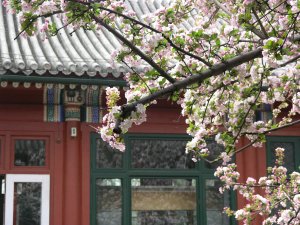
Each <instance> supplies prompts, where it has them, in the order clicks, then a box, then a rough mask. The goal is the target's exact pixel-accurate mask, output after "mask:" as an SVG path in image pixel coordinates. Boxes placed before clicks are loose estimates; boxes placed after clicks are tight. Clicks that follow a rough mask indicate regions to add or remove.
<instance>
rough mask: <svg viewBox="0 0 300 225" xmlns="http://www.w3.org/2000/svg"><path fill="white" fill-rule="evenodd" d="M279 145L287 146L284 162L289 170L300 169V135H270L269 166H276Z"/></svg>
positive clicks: (267, 145) (268, 138)
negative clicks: (276, 150) (275, 160)
mask: <svg viewBox="0 0 300 225" xmlns="http://www.w3.org/2000/svg"><path fill="white" fill-rule="evenodd" d="M277 147H282V148H285V158H284V163H285V166H286V167H287V169H288V171H289V172H292V171H298V172H299V171H300V168H299V167H300V137H296V136H268V137H267V142H266V149H267V166H268V167H269V166H274V158H275V153H274V150H275V149H276V148H277Z"/></svg>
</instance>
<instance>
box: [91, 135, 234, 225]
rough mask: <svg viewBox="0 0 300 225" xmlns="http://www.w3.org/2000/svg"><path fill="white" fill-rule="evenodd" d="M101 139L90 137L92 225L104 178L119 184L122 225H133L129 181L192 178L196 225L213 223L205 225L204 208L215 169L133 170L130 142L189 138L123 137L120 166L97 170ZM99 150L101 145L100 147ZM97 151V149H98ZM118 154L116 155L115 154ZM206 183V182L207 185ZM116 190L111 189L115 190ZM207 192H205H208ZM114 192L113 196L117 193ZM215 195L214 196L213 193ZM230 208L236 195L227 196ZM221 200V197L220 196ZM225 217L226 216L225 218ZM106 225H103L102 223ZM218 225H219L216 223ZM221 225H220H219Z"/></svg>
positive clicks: (201, 165) (197, 166)
mask: <svg viewBox="0 0 300 225" xmlns="http://www.w3.org/2000/svg"><path fill="white" fill-rule="evenodd" d="M97 139H101V137H100V136H99V135H98V134H95V133H92V134H91V218H90V219H91V225H102V224H97V218H96V217H97V198H96V193H97V190H96V183H97V181H99V180H100V181H103V182H104V181H105V179H120V181H121V186H122V189H121V193H122V197H121V199H119V201H121V202H122V204H121V205H122V206H121V219H122V223H121V224H122V225H131V224H132V221H131V219H132V213H131V207H132V205H131V204H132V202H131V201H132V196H131V195H132V185H131V180H132V179H140V180H142V179H161V180H163V179H172V180H176V179H177V180H183V179H192V180H193V182H194V183H195V190H196V200H195V201H196V209H195V211H196V217H195V218H196V221H197V222H196V225H200V224H201V225H210V224H212V223H208V222H207V216H206V214H207V207H206V195H207V194H209V191H206V188H208V187H209V185H210V183H212V182H213V185H214V182H217V179H216V177H214V175H213V173H214V169H211V168H207V166H206V165H205V163H204V162H203V161H200V162H198V163H195V168H191V169H187V168H186V169H185V168H181V169H180V168H178V169H176V168H171V169H159V168H142V169H140V168H132V167H131V165H132V157H131V155H132V149H133V148H132V146H131V144H130V143H131V141H133V140H141V141H144V140H176V141H188V140H189V139H190V138H189V137H188V136H187V135H162V134H128V135H125V137H124V139H125V144H126V151H125V152H124V153H120V154H123V156H122V166H121V167H120V168H98V167H97V163H96V161H97V159H96V158H97V157H98V156H96V147H97V146H96V141H97ZM100 147H101V146H100ZM98 148H99V146H98ZM117 154H119V153H117ZM206 181H207V182H206ZM116 189H117V187H114V188H111V191H112V190H116ZM207 190H208V189H207ZM119 192H120V190H117V191H116V193H119ZM213 194H214V193H213ZM227 197H228V198H227V199H228V205H227V206H229V207H231V208H233V209H235V202H236V194H235V193H234V192H230V193H227ZM223 198H224V197H223ZM224 216H226V215H224ZM226 224H236V223H235V221H234V218H229V219H228V223H226ZM104 225H105V224H104ZM217 225H219V224H217ZM220 225H221V224H220Z"/></svg>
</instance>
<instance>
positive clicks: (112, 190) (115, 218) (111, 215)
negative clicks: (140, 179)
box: [96, 179, 122, 225]
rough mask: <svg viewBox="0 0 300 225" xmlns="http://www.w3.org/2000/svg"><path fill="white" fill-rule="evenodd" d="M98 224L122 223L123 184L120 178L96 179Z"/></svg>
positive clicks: (119, 224) (112, 224) (114, 224)
mask: <svg viewBox="0 0 300 225" xmlns="http://www.w3.org/2000/svg"><path fill="white" fill-rule="evenodd" d="M96 204H97V206H96V224H97V225H121V224H122V186H121V180H120V179H97V180H96Z"/></svg>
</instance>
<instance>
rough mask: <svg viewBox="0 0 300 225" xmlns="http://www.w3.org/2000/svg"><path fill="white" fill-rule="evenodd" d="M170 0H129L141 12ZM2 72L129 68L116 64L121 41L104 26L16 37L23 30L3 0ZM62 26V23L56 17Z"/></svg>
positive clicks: (103, 71)
mask: <svg viewBox="0 0 300 225" xmlns="http://www.w3.org/2000/svg"><path fill="white" fill-rule="evenodd" d="M167 1H168V0H166V1H165V0H142V1H137V0H128V1H127V3H128V4H129V6H130V7H131V8H132V9H133V10H134V11H136V13H137V15H138V17H139V18H141V15H143V14H145V13H148V12H153V11H155V10H156V9H158V8H159V7H161V4H166V3H167ZM0 2H1V6H0V75H1V74H7V73H11V72H13V73H15V74H24V75H30V74H39V75H43V74H49V73H50V74H62V75H69V74H76V75H78V76H82V75H85V76H95V75H99V74H100V75H101V76H102V77H106V76H107V74H112V75H113V76H115V77H119V76H120V74H121V73H122V72H124V71H126V70H127V68H126V67H125V66H123V65H121V64H118V65H116V67H114V68H113V67H112V66H111V64H110V60H111V59H110V58H111V57H110V55H111V53H112V52H113V51H114V50H115V49H116V48H118V47H120V43H119V41H118V40H117V39H116V38H115V37H114V36H113V35H112V34H110V33H109V32H108V31H107V30H105V29H103V30H101V31H100V32H99V33H98V34H97V33H96V32H92V31H83V30H82V29H80V30H77V31H76V32H74V33H73V34H72V35H70V33H71V32H72V31H71V30H70V29H69V28H65V29H62V30H61V32H60V33H59V34H58V35H57V36H53V37H48V39H46V40H42V39H43V38H42V37H41V36H40V35H37V36H33V37H28V38H23V37H20V38H18V39H17V40H14V39H15V37H16V36H17V34H18V31H19V30H20V29H19V27H20V25H19V23H18V21H17V18H16V16H15V15H11V14H9V13H6V10H5V8H4V7H3V6H2V0H0ZM51 20H54V21H55V22H56V23H57V25H58V27H59V26H60V25H61V24H62V23H61V21H60V20H59V19H58V18H57V17H52V18H51Z"/></svg>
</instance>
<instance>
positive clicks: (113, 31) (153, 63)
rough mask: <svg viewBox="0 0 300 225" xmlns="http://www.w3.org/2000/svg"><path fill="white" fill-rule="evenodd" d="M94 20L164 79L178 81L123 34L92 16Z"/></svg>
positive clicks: (172, 81) (171, 81)
mask: <svg viewBox="0 0 300 225" xmlns="http://www.w3.org/2000/svg"><path fill="white" fill-rule="evenodd" d="M92 18H93V19H94V20H95V21H96V22H97V23H99V24H100V25H102V26H103V27H105V28H106V29H107V30H108V31H109V32H111V33H112V34H113V35H114V36H115V37H116V38H118V39H119V40H120V41H122V42H123V43H124V44H125V45H126V46H128V47H129V48H130V49H131V50H132V51H134V52H135V53H136V54H137V55H139V56H140V57H141V58H142V59H143V60H145V61H146V62H147V63H148V64H149V65H150V66H152V67H153V68H154V69H155V70H156V71H157V72H158V73H159V74H160V75H161V76H162V77H164V78H166V79H167V80H168V81H169V82H170V83H174V82H176V80H175V79H174V78H173V77H171V76H170V75H169V74H167V73H166V71H164V70H163V69H162V68H161V67H160V66H159V65H157V64H156V63H155V62H154V61H153V60H152V59H151V58H150V57H148V56H147V55H145V54H144V53H143V52H142V51H141V50H140V49H138V48H137V47H136V46H135V45H133V44H132V43H131V42H130V41H129V40H127V39H126V38H125V37H124V36H123V35H122V34H120V33H119V32H118V31H116V30H115V29H114V28H112V27H111V26H110V25H108V24H106V23H105V22H104V21H103V20H102V19H99V18H98V17H96V16H94V15H92Z"/></svg>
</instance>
